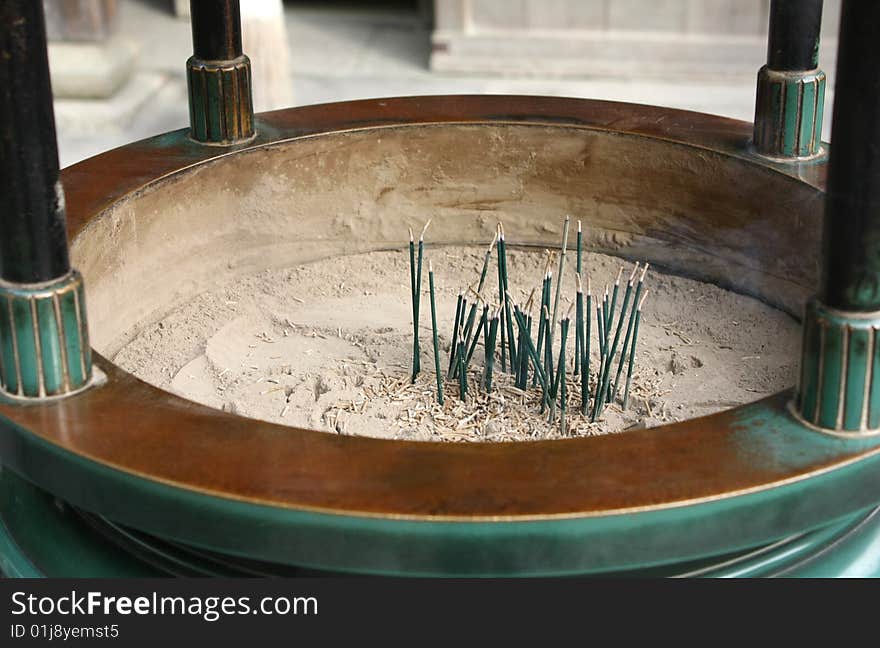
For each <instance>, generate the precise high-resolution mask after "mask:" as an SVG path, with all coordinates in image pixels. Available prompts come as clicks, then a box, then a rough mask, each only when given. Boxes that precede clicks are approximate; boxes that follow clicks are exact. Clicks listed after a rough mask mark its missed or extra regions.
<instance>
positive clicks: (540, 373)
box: [517, 321, 549, 412]
mask: <svg viewBox="0 0 880 648" xmlns="http://www.w3.org/2000/svg"><path fill="white" fill-rule="evenodd" d="M517 324H520V326H522V324H521V323H520V322H519V321H518V322H517ZM525 343H526V351H527V352H528V354H529V356H530V357H531V359H532V366H533V367H534V368H535V377H536V378H537V379H538V382H540V383H541V392H542V397H541V411H542V412H543V411H544V406H545V405H546V404H547V397H548V396H549V394H548V383H547V376H546V375H545V374H544V370H543V369H542V368H541V361H540V359H539V358H538V352H537V351H536V350H535V345H534V343H533V342H532V337H531V336H530V335H527V336H526V337H525Z"/></svg>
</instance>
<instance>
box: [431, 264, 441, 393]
mask: <svg viewBox="0 0 880 648" xmlns="http://www.w3.org/2000/svg"><path fill="white" fill-rule="evenodd" d="M428 291H429V292H430V294H431V332H432V333H433V335H434V373H435V374H436V376H437V402H438V403H440V404H441V405H442V404H443V376H442V374H441V373H440V340H439V338H438V337H437V306H436V305H435V302H434V266H433V264H432V263H431V261H430V260H429V261H428Z"/></svg>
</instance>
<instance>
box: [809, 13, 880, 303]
mask: <svg viewBox="0 0 880 648" xmlns="http://www.w3.org/2000/svg"><path fill="white" fill-rule="evenodd" d="M878 25H880V2H874V1H869V2H866V1H864V0H844V2H843V9H842V13H841V24H840V38H839V51H838V54H837V82H836V88H835V98H834V120H833V122H832V146H831V157H830V160H829V171H828V192H827V197H826V203H825V231H824V248H823V270H822V283H821V289H820V293H819V300H820V301H821V302H822V303H824V304H825V305H826V306H829V307H831V308H835V309H838V310H844V311H876V310H880V48H878V47H877V44H878V40H877V38H878V36H877V34H878V32H877V30H878Z"/></svg>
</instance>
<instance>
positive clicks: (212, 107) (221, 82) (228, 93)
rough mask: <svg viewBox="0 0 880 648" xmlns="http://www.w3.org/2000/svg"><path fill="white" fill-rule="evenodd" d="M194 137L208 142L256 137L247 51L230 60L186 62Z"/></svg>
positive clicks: (217, 142)
mask: <svg viewBox="0 0 880 648" xmlns="http://www.w3.org/2000/svg"><path fill="white" fill-rule="evenodd" d="M186 80H187V87H188V91H189V114H190V124H191V126H192V129H191V136H192V138H193V139H194V140H196V141H198V142H203V143H206V144H221V145H224V144H235V143H237V142H241V141H245V140H248V139H250V138H252V137H253V136H254V106H253V99H252V92H251V62H250V59H248V57H247V56H246V55H244V54H242V55H241V56H239V57H238V58H236V59H233V60H229V61H204V60H201V59H198V58H196V57H195V56H193V57H191V58H190V59H189V60H188V61H187V63H186Z"/></svg>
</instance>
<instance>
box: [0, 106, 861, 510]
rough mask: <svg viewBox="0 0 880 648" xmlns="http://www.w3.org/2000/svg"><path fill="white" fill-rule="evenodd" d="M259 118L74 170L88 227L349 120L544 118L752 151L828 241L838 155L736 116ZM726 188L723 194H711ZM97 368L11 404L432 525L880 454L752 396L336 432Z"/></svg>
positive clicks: (124, 442)
mask: <svg viewBox="0 0 880 648" xmlns="http://www.w3.org/2000/svg"><path fill="white" fill-rule="evenodd" d="M257 124H258V134H257V137H256V139H255V140H254V141H252V142H249V143H248V144H246V145H244V146H243V147H241V148H238V149H231V150H229V151H218V149H216V148H210V147H201V146H199V145H197V144H195V143H192V142H190V141H189V140H187V138H186V137H185V134H184V133H182V132H181V133H177V134H170V135H166V136H162V137H160V138H155V139H153V140H148V141H145V142H140V143H135V144H131V145H128V146H125V147H123V148H120V149H116V150H114V151H110V152H108V153H105V154H103V155H100V156H98V157H96V158H93V159H91V160H87V161H85V162H82V163H80V164H77V165H76V166H74V167H72V168H69V169H67V170H66V171H65V172H64V173H63V180H64V184H65V189H66V193H67V207H68V219H69V233H70V237H71V239H74V240H75V239H76V238H77V237H78V236H79V235H80V234H81V233H83V232H84V231H85V230H86V229H87V227H89V226H90V224H92V223H93V222H94V221H96V220H100V218H101V215H102V212H104V211H105V210H107V209H108V208H110V207H111V206H113V205H114V204H116V203H117V202H119V201H120V200H122V199H124V198H126V197H130V196H132V195H134V194H136V193H137V192H139V191H141V190H142V189H144V188H145V187H147V186H148V185H151V184H155V183H157V181H159V180H161V179H163V178H166V177H171V176H172V175H173V174H182V173H187V172H188V170H189V169H190V168H191V167H194V166H196V165H200V164H201V163H203V162H205V161H206V160H209V159H211V158H215V157H216V156H222V155H232V156H234V155H237V154H238V153H237V151H238V152H240V151H243V150H251V149H259V148H260V147H263V146H266V145H269V144H276V143H278V142H282V141H287V140H291V141H296V140H298V139H301V138H306V137H309V136H313V135H318V134H323V133H334V132H340V131H359V130H369V129H378V128H386V127H410V126H418V125H431V124H441V125H442V124H450V125H451V124H475V125H479V124H495V125H498V124H528V125H537V126H544V127H551V128H557V127H558V128H585V129H589V130H593V131H600V132H605V133H611V134H614V135H626V136H637V137H644V138H646V141H648V140H653V141H661V142H664V143H668V145H669V147H671V148H676V147H687V155H692V156H695V157H697V158H699V157H700V156H703V155H706V156H710V155H720V156H724V157H728V158H735V159H739V160H741V161H742V165H741V166H742V167H743V168H744V169H747V170H748V171H749V173H750V174H751V175H749V176H748V177H745V176H744V177H743V185H742V187H741V192H742V200H743V201H747V202H750V203H754V204H756V205H760V203H762V202H764V203H766V204H768V205H772V206H773V207H774V209H776V210H777V213H781V212H782V211H783V210H782V209H781V207H780V204H784V202H785V199H784V198H780V197H779V196H778V195H773V193H772V192H773V191H775V190H778V189H780V188H784V187H787V186H795V185H797V186H799V187H800V191H802V192H803V195H806V196H807V197H808V198H809V200H808V201H807V203H804V201H803V200H801V201H800V203H799V204H797V205H793V206H792V209H794V210H801V211H802V212H803V213H802V215H801V216H800V217H798V218H793V221H792V222H795V221H797V222H801V223H802V226H803V227H804V230H805V231H808V230H809V231H814V234H813V235H812V239H811V240H810V241H809V242H807V244H806V245H807V247H808V248H809V247H812V246H814V245H815V244H816V241H817V240H818V239H817V237H818V223H819V220H818V218H819V207H818V204H819V200H818V198H819V197H820V196H821V189H822V187H823V183H824V173H825V166H824V164H821V163H817V164H811V165H802V166H793V167H774V166H772V165H768V164H767V163H766V162H759V161H756V160H753V159H751V158H750V156H749V153H748V139H749V137H750V133H751V126H750V125H749V124H746V123H743V122H738V121H734V120H729V119H724V118H719V117H712V116H708V115H700V114H695V113H686V112H682V111H675V110H669V109H662V108H653V107H644V106H633V105H624V104H616V103H608V102H592V101H581V100H567V99H549V98H536V97H468V96H465V97H425V98H406V99H386V100H375V101H364V102H351V103H344V104H334V105H327V106H314V107H306V108H300V109H295V110H286V111H279V112H274V113H268V114H264V115H262V116H261V117H260V118H259V119H258V122H257ZM660 166H661V167H662V163H661V164H660ZM673 171H674V172H675V171H677V170H673ZM756 179H757V180H756ZM584 181H585V182H588V181H589V179H588V178H585V180H584ZM645 182H646V183H650V178H645ZM695 182H699V179H697V180H696V181H695ZM728 190H729V189H728ZM762 192H764V193H762ZM734 193H736V191H734ZM722 194H724V195H727V194H725V193H724V192H723V191H722V192H721V194H719V195H722ZM756 194H758V195H756ZM712 195H713V194H712V191H708V190H707V191H706V193H705V195H704V197H703V198H701V200H707V199H706V196H708V197H711V196H712ZM720 207H721V208H720V209H719V205H713V204H712V203H711V201H709V200H707V202H706V204H705V210H704V214H703V217H704V218H705V219H706V222H707V227H709V228H713V229H716V230H720V231H723V230H724V229H725V228H731V229H733V230H735V227H733V226H731V224H729V223H726V222H725V221H724V218H725V213H726V210H725V209H724V208H723V207H724V206H723V205H722V206H720ZM719 214H720V215H721V216H719ZM735 235H736V232H735V231H733V232H732V234H731V236H734V237H735ZM673 239H674V236H673ZM671 244H674V240H673V241H672V243H671ZM767 245H768V246H772V247H774V248H775V249H776V250H777V252H778V254H779V255H780V256H796V255H797V254H799V251H800V250H802V249H803V247H804V245H805V243H804V241H803V240H796V239H795V240H787V239H786V237H785V236H784V235H781V236H780V237H779V238H778V239H777V240H773V241H770V242H767ZM79 265H81V264H79ZM793 272H794V271H793ZM802 274H803V276H802V277H800V279H799V282H796V283H797V284H798V285H800V289H801V291H802V292H803V293H806V291H808V290H809V289H810V286H808V285H807V284H808V282H809V277H808V276H807V275H808V274H809V273H808V272H804V273H802ZM85 276H86V281H87V282H88V281H89V280H90V277H89V274H88V273H87V272H86V273H85ZM143 280H144V282H149V281H150V278H149V277H145V278H144V279H143ZM793 285H794V284H793ZM784 301H785V300H784V299H781V301H780V304H781V305H786V304H783V303H782V302H784ZM791 301H792V302H796V301H797V299H794V300H791ZM787 306H790V307H791V308H792V309H793V308H794V307H793V305H792V304H788V305H787ZM96 364H97V366H99V367H100V368H101V369H103V370H104V371H105V372H106V374H107V376H108V381H107V384H106V385H104V386H103V387H101V388H98V389H93V390H91V391H89V392H87V393H85V394H82V395H80V396H77V397H75V398H71V399H68V400H65V401H62V402H57V403H51V404H46V405H40V406H36V407H14V406H10V405H2V404H0V414H2V415H3V416H5V417H7V418H8V419H10V420H11V421H13V422H15V423H16V424H18V425H19V426H21V427H23V428H26V429H27V430H30V431H31V432H32V433H33V434H34V435H37V436H38V437H39V438H41V439H43V440H45V441H48V442H49V443H51V444H54V445H55V446H57V447H58V448H61V449H63V450H66V451H68V452H70V453H73V454H74V455H78V456H82V457H85V458H89V459H92V460H94V461H96V462H100V463H102V464H105V465H107V466H110V467H114V468H117V469H119V470H121V471H125V472H128V473H131V474H134V475H137V476H141V477H145V478H148V479H150V480H155V481H157V482H161V483H165V484H170V485H173V486H176V487H179V488H182V489H185V490H190V491H196V492H201V493H208V494H213V495H217V496H221V497H224V498H229V499H234V500H244V501H248V502H255V503H263V504H267V505H271V506H278V507H287V508H293V509H303V510H313V511H326V512H340V513H343V512H347V513H354V514H358V515H366V516H381V517H389V518H395V517H404V518H414V519H432V520H434V519H453V520H487V521H491V520H499V519H534V518H553V517H556V516H585V515H586V516H590V515H601V514H606V513H612V512H624V511H640V510H646V509H651V508H654V507H661V508H662V507H665V506H670V505H676V504H682V503H688V502H695V501H705V500H711V499H715V498H719V497H724V496H728V495H733V494H736V493H744V492H754V491H758V490H761V489H765V488H770V487H773V486H776V485H779V484H783V483H786V482H790V481H792V480H798V479H803V478H805V477H809V476H811V475H817V474H820V473H822V472H824V471H827V470H828V469H830V468H833V467H836V466H842V465H844V464H847V463H851V462H853V461H856V460H858V459H859V458H862V457H867V456H868V455H871V454H873V453H874V452H875V450H874V449H873V448H872V447H866V446H859V445H857V446H851V445H846V444H843V443H841V444H839V445H835V446H834V447H830V448H828V450H827V452H823V453H818V454H816V455H815V456H814V457H812V458H811V457H806V458H804V459H803V460H800V459H795V460H793V459H792V458H791V457H788V456H782V455H780V454H779V453H774V451H773V450H772V441H768V443H767V444H766V445H765V444H761V443H757V444H755V445H754V446H752V447H744V438H746V437H749V438H753V437H754V435H753V434H752V433H753V432H754V430H747V429H744V426H745V427H747V426H749V425H751V426H752V427H756V428H759V427H760V425H761V421H760V420H756V421H752V422H751V423H745V422H744V421H745V418H744V414H743V410H742V408H740V409H735V410H730V411H728V412H723V413H721V414H718V415H715V416H711V417H707V418H703V419H695V420H691V421H686V422H683V423H679V424H675V425H671V426H665V427H659V428H653V429H649V430H640V431H633V432H629V433H626V434H620V435H613V436H605V437H594V438H582V439H572V440H563V441H549V442H534V443H510V444H475V445H468V444H439V443H418V442H403V441H387V440H377V439H369V438H357V437H346V436H335V435H331V434H327V433H322V432H318V431H310V430H303V429H296V428H288V427H283V426H278V425H273V424H269V423H265V422H259V421H255V420H251V419H246V418H241V417H238V416H235V415H232V414H229V413H225V412H221V411H217V410H214V409H210V408H207V407H204V406H201V405H198V404H195V403H193V402H189V401H186V400H183V399H181V398H179V397H177V396H174V395H172V394H170V393H167V392H164V391H162V390H159V389H156V388H154V387H152V386H150V385H147V384H146V383H144V382H142V381H140V380H138V379H136V378H135V377H133V376H131V375H130V374H127V373H126V372H124V371H122V370H120V369H118V368H117V367H115V366H114V365H113V364H112V363H110V362H109V361H107V360H106V359H104V358H102V357H100V356H99V357H97V358H96ZM786 400H787V395H786V394H782V395H779V396H776V397H773V398H771V399H769V400H768V401H767V402H766V403H765V404H764V405H762V407H763V408H764V410H769V411H774V412H778V413H781V412H783V411H784V406H785V403H786ZM764 410H762V411H764ZM780 416H782V414H780ZM762 432H763V433H766V434H767V435H768V438H772V435H773V434H774V430H773V429H772V428H771V429H766V430H763V431H762ZM804 433H805V434H811V433H810V432H807V431H804ZM11 452H12V453H14V452H16V449H15V448H12V450H11ZM17 459H18V461H19V462H21V461H26V457H17Z"/></svg>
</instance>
